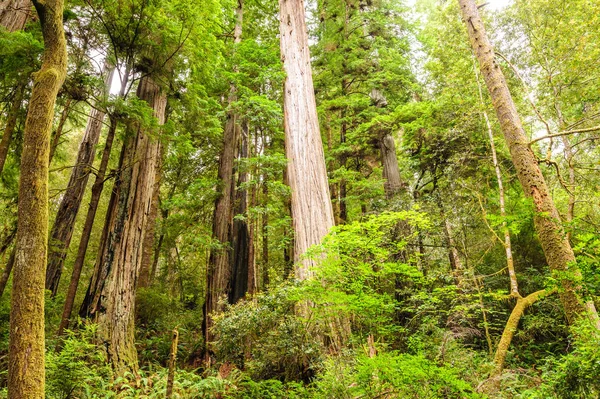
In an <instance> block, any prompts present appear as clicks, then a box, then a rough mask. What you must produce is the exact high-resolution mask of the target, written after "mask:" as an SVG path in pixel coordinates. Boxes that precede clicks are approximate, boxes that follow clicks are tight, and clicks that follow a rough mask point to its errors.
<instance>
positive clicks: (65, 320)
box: [57, 117, 117, 336]
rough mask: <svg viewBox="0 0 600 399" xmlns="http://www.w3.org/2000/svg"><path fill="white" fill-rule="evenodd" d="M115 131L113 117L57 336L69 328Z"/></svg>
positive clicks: (115, 123)
mask: <svg viewBox="0 0 600 399" xmlns="http://www.w3.org/2000/svg"><path fill="white" fill-rule="evenodd" d="M116 131H117V119H116V118H115V117H111V118H110V127H109V129H108V134H107V135H106V143H105V144H104V149H103V150H102V159H101V160H100V167H99V168H98V173H97V174H96V179H95V180H94V184H93V185H92V196H91V198H90V205H89V207H88V212H87V215H86V217H85V222H84V225H83V231H82V232H81V240H80V241H79V248H78V249H77V256H76V258H75V263H74V264H73V273H72V275H71V282H70V283H69V289H68V291H67V297H66V298H65V306H64V308H63V314H62V318H61V321H60V326H59V328H58V333H57V335H58V336H61V335H62V334H63V332H64V330H65V329H66V328H68V326H69V319H70V317H71V312H72V311H73V304H74V303H75V296H76V294H77V287H78V286H79V279H80V277H81V271H82V270H83V265H84V262H85V254H86V252H87V248H88V244H89V242H90V236H91V235H92V228H93V227H94V219H95V218H96V211H97V210H98V205H99V204H100V197H101V195H102V190H103V189H104V179H105V176H106V169H107V168H108V161H109V160H110V153H111V150H112V145H113V141H114V138H115V133H116ZM84 303H85V301H84ZM86 313H87V312H86Z"/></svg>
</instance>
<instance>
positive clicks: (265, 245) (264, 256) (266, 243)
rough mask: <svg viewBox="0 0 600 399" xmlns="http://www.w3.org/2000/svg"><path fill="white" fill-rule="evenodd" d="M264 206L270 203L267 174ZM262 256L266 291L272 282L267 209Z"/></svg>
mask: <svg viewBox="0 0 600 399" xmlns="http://www.w3.org/2000/svg"><path fill="white" fill-rule="evenodd" d="M262 190H263V206H264V207H265V209H267V205H268V203H269V186H267V182H266V176H265V177H264V178H263V186H262ZM261 228H262V233H261V235H262V256H261V260H260V269H261V277H262V287H261V289H262V290H263V291H266V290H267V289H268V287H269V284H270V279H269V213H268V211H265V212H264V213H263V214H262V223H261Z"/></svg>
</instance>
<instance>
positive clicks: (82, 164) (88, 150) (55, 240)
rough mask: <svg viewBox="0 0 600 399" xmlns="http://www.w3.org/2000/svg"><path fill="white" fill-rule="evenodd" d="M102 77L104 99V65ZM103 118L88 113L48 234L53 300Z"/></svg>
mask: <svg viewBox="0 0 600 399" xmlns="http://www.w3.org/2000/svg"><path fill="white" fill-rule="evenodd" d="M104 73H105V78H104V92H105V95H106V94H108V91H109V90H110V84H111V82H112V77H113V73H114V67H110V66H107V65H106V66H105V68H104ZM65 108H66V106H65ZM105 114H106V113H105V112H104V111H103V110H100V109H97V108H92V110H91V112H90V116H89V117H88V122H87V127H86V129H85V134H84V135H83V139H82V140H81V144H80V145H79V152H78V154H77V161H76V163H75V167H74V168H73V169H72V170H71V177H70V179H69V184H68V185H67V189H66V191H65V194H64V196H63V198H62V200H61V202H60V205H59V207H58V212H57V213H56V219H55V220H54V225H53V226H52V232H51V233H50V242H49V243H48V244H49V253H48V266H47V269H46V289H47V290H50V291H51V292H52V296H53V297H54V296H56V293H57V291H58V284H59V282H60V277H61V274H62V269H63V265H64V262H65V257H66V256H67V251H68V250H69V245H70V244H71V237H72V236H73V230H74V229H75V219H76V218H77V214H78V213H79V207H80V206H81V201H82V200H83V195H84V194H85V189H86V187H87V182H88V178H89V176H90V172H91V170H92V165H93V163H94V157H95V155H96V146H97V145H98V140H99V139H100V132H101V131H102V126H103V123H104V116H105Z"/></svg>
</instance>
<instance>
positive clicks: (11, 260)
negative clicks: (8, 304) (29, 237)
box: [0, 249, 16, 298]
mask: <svg viewBox="0 0 600 399" xmlns="http://www.w3.org/2000/svg"><path fill="white" fill-rule="evenodd" d="M15 254H16V251H15V249H13V250H12V251H10V256H9V257H8V262H6V266H4V270H3V271H2V276H0V298H2V295H3V294H4V290H5V289H6V284H8V279H9V278H10V273H11V272H12V269H13V266H14V265H15Z"/></svg>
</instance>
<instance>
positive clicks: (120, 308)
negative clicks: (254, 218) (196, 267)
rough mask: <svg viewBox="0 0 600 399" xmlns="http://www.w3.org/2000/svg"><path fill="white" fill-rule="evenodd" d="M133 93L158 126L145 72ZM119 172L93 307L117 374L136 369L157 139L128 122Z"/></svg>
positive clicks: (160, 108) (157, 92) (153, 87)
mask: <svg viewBox="0 0 600 399" xmlns="http://www.w3.org/2000/svg"><path fill="white" fill-rule="evenodd" d="M137 96H138V98H139V99H140V100H143V101H146V102H147V103H148V105H149V106H150V107H152V109H153V110H154V115H155V117H156V118H157V119H158V123H159V125H162V124H163V123H164V120H165V109H166V104H167V97H166V94H165V93H164V91H163V90H162V89H161V88H160V86H158V84H156V83H155V82H154V80H153V79H152V78H151V77H150V76H145V77H143V78H142V79H141V80H140V83H139V86H138V89H137ZM132 128H134V129H136V131H132V132H131V133H132V135H131V136H130V137H131V138H130V140H129V141H128V143H127V150H126V154H125V162H124V165H126V168H124V169H122V170H121V186H120V189H119V199H118V202H117V206H116V208H117V209H116V213H115V220H114V222H113V223H111V229H110V230H109V234H108V240H107V244H106V248H105V250H104V253H103V255H102V257H101V259H100V262H101V264H102V265H103V267H102V268H103V269H105V270H108V278H107V279H106V280H105V281H104V282H102V284H101V286H102V290H101V294H100V300H99V303H98V305H96V307H95V308H94V310H95V316H96V317H97V320H98V335H99V336H100V338H101V339H102V341H103V342H104V343H105V346H106V352H107V355H108V360H109V362H110V363H111V364H112V367H113V369H114V370H115V372H116V373H117V375H123V374H124V373H126V372H133V373H134V374H135V373H137V369H138V360H137V350H136V348H135V341H134V333H135V328H134V316H135V293H136V288H137V282H138V277H139V271H140V266H141V259H142V247H143V245H142V244H143V242H144V238H145V234H146V232H147V226H148V216H149V213H150V208H151V205H152V197H153V193H154V187H155V176H156V169H157V167H158V164H159V162H160V143H159V142H158V141H157V140H156V139H154V138H151V136H150V135H148V134H147V132H145V131H144V128H142V127H140V126H135V125H134V126H132Z"/></svg>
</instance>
